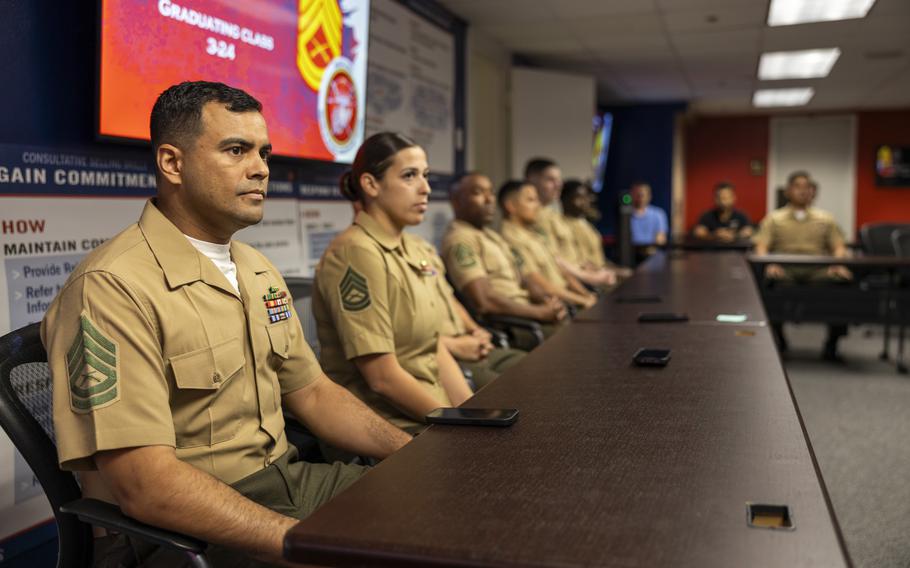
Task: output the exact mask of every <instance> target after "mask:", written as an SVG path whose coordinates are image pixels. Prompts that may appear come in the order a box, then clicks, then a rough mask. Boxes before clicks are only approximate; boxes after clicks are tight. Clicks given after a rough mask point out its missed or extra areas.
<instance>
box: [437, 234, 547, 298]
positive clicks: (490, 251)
mask: <svg viewBox="0 0 910 568" xmlns="http://www.w3.org/2000/svg"><path fill="white" fill-rule="evenodd" d="M442 257H443V259H444V261H445V264H446V268H447V269H448V272H449V277H450V278H451V279H452V283H453V284H454V285H455V287H456V288H457V289H458V290H459V291H461V290H464V287H465V286H467V285H468V284H469V283H471V282H472V281H474V280H477V279H478V278H488V279H489V280H490V286H491V287H492V288H493V291H494V292H496V293H497V294H501V295H503V296H505V297H506V298H509V299H510V300H512V301H515V302H522V303H525V304H527V303H530V300H529V299H528V292H527V290H525V289H524V288H522V287H521V274H520V273H519V271H518V267H517V266H516V265H515V257H514V256H513V255H512V250H511V249H510V247H509V245H508V243H506V242H505V240H503V238H502V237H501V236H500V235H499V234H498V233H496V231H494V230H492V229H490V228H489V227H484V228H483V230H481V229H478V228H477V227H474V226H473V225H471V224H470V223H466V222H464V221H459V220H457V219H456V220H454V221H452V223H451V224H450V225H449V228H448V230H447V231H446V234H445V236H443V238H442Z"/></svg>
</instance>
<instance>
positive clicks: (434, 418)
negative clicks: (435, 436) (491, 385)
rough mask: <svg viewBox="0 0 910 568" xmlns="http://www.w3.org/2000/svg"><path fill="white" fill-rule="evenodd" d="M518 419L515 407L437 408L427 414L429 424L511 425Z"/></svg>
mask: <svg viewBox="0 0 910 568" xmlns="http://www.w3.org/2000/svg"><path fill="white" fill-rule="evenodd" d="M516 420H518V410H517V409H515V408H437V409H436V410H432V411H430V413H429V414H427V423H428V424H457V425H465V426H511V425H512V424H514V423H515V421H516Z"/></svg>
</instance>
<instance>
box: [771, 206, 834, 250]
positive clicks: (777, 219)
mask: <svg viewBox="0 0 910 568" xmlns="http://www.w3.org/2000/svg"><path fill="white" fill-rule="evenodd" d="M753 240H754V242H755V243H756V244H758V243H763V244H765V245H767V246H768V251H769V252H772V253H781V254H808V255H828V254H832V253H833V252H834V249H835V248H837V247H839V246H840V245H842V244H843V243H844V235H843V233H842V232H841V230H840V227H838V226H837V222H836V221H835V220H834V217H833V216H831V214H830V213H828V212H826V211H822V210H820V209H815V208H812V207H810V208H808V209H807V210H806V216H805V217H804V218H803V219H802V220H800V219H799V218H798V217H797V210H796V209H795V208H793V207H791V206H789V205H787V206H786V207H782V208H780V209H777V210H776V211H772V212H771V213H769V214H768V215H767V216H766V217H765V218H764V219H763V220H762V222H761V225H760V226H759V230H758V232H757V233H756V234H755V236H754V237H753Z"/></svg>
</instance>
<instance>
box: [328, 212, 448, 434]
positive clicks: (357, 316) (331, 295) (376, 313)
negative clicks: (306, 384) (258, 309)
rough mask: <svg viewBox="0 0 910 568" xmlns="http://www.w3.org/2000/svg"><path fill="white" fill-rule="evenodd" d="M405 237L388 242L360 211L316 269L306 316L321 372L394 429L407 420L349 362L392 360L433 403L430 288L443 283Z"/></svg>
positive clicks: (434, 314) (434, 324) (442, 397)
mask: <svg viewBox="0 0 910 568" xmlns="http://www.w3.org/2000/svg"><path fill="white" fill-rule="evenodd" d="M414 245H415V243H413V242H412V241H411V240H410V239H408V238H402V237H397V236H393V235H390V234H389V233H387V232H385V231H384V230H383V229H382V227H380V226H379V224H378V223H377V222H376V220H374V219H373V218H372V217H370V215H369V214H367V213H365V212H361V213H358V215H357V217H356V218H355V219H354V224H353V225H351V226H350V227H348V228H347V229H345V230H344V231H343V232H342V233H341V234H339V235H338V236H337V237H335V239H334V240H333V241H332V242H331V244H329V247H328V248H327V249H326V251H325V253H324V254H323V256H322V259H321V260H320V261H319V265H318V266H317V267H316V287H315V289H314V290H313V315H314V316H315V318H316V328H317V333H318V335H319V345H320V347H321V350H320V359H321V362H322V365H323V369H324V370H325V372H326V374H328V375H329V377H331V378H332V379H333V380H335V381H336V382H337V383H339V384H341V385H342V386H344V387H345V388H347V389H348V390H350V391H351V392H352V393H354V395H356V396H357V397H358V398H360V399H361V400H362V401H364V402H365V403H366V404H367V405H368V406H370V407H371V408H372V409H373V410H374V411H376V412H377V413H378V414H379V415H380V416H383V417H384V418H386V419H388V420H389V421H390V422H392V423H393V424H395V425H396V426H399V427H405V428H409V427H413V426H415V425H416V424H417V422H415V421H414V420H412V419H411V418H409V417H408V416H406V415H405V414H403V413H402V411H400V410H399V409H398V408H396V407H395V406H394V405H393V404H392V403H390V402H389V401H388V400H386V399H385V398H383V397H381V396H380V395H379V394H377V393H375V392H373V390H372V389H370V387H369V385H368V384H367V382H366V379H365V378H364V377H363V376H362V375H361V374H360V371H359V370H358V369H357V365H356V364H355V363H354V361H353V359H354V358H356V357H360V356H363V355H370V354H378V353H394V354H395V357H396V359H398V363H399V364H400V365H401V366H402V368H404V370H406V371H407V372H408V373H410V374H411V375H413V376H414V377H415V378H416V379H417V380H418V382H419V383H420V385H421V386H422V387H423V388H424V389H425V390H426V391H427V392H428V393H430V395H432V396H433V397H434V398H435V399H436V400H438V401H439V405H440V406H451V402H450V401H449V397H448V395H446V392H445V390H444V389H443V387H442V385H441V384H440V383H439V367H438V365H437V362H436V348H437V342H438V339H439V328H440V322H441V321H442V317H443V316H442V314H444V313H445V310H446V306H444V305H442V304H441V303H440V301H439V299H438V297H437V294H436V291H435V288H436V287H437V286H438V285H439V279H440V278H443V276H442V275H441V274H440V273H439V271H438V270H436V269H435V268H434V267H433V266H432V265H431V263H430V259H429V258H427V257H426V255H425V254H423V251H421V250H420V248H419V247H418V246H414Z"/></svg>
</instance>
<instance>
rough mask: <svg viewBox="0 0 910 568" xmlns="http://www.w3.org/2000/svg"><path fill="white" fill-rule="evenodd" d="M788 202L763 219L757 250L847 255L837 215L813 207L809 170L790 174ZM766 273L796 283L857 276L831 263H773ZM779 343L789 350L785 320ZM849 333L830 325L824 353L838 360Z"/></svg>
mask: <svg viewBox="0 0 910 568" xmlns="http://www.w3.org/2000/svg"><path fill="white" fill-rule="evenodd" d="M786 197H787V205H785V206H784V207H781V208H780V209H777V210H775V211H772V212H771V213H769V214H768V215H767V216H766V217H765V218H764V219H763V220H762V222H761V225H760V226H759V230H758V232H757V233H756V234H755V236H754V237H753V241H754V242H755V254H758V255H766V254H769V253H780V254H805V255H823V256H833V257H837V258H845V257H847V245H846V243H845V242H844V235H843V233H842V232H841V230H840V227H838V226H837V223H836V222H835V220H834V217H833V216H832V215H831V214H830V213H828V212H826V211H822V210H820V209H816V208H814V207H811V203H812V199H813V198H814V197H815V192H814V190H813V187H812V180H811V179H810V178H809V174H808V173H806V172H794V173H792V174H790V177H788V178H787V189H786ZM765 277H766V278H768V279H769V280H772V281H779V282H785V283H793V284H809V283H816V284H817V283H835V282H845V281H848V280H851V279H852V278H853V275H852V273H851V272H850V270H849V269H847V267H845V266H842V265H836V264H835V265H831V266H828V267H820V268H819V267H789V268H784V267H783V266H781V265H779V264H769V265H767V266H766V267H765ZM773 329H774V333H775V335H776V338H777V341H778V346H779V347H780V349H781V351H786V350H787V340H786V338H785V336H784V333H783V326H782V324H779V323H777V324H774V328H773ZM846 334H847V326H845V325H829V326H828V339H827V340H826V341H825V346H824V349H823V351H822V357H823V358H824V359H827V360H832V361H836V360H839V359H840V357H839V356H838V353H837V342H838V340H839V339H840V338H841V337H842V336H844V335H846Z"/></svg>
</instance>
